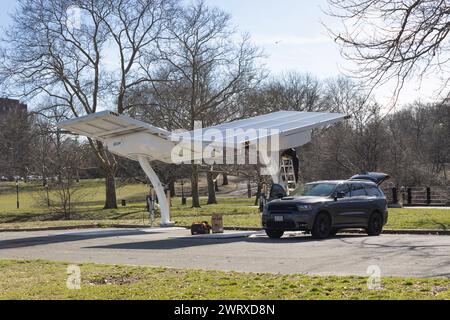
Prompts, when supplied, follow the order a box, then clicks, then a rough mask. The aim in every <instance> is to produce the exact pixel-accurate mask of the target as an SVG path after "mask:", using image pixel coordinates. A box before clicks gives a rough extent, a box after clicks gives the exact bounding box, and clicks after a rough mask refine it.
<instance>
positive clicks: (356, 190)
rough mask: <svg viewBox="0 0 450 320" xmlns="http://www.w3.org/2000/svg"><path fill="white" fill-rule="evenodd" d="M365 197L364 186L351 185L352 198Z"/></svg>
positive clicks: (358, 184)
mask: <svg viewBox="0 0 450 320" xmlns="http://www.w3.org/2000/svg"><path fill="white" fill-rule="evenodd" d="M358 196H367V193H366V190H365V189H364V185H362V184H360V183H352V197H358Z"/></svg>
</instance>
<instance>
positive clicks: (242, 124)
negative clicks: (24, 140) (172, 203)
mask: <svg viewBox="0 0 450 320" xmlns="http://www.w3.org/2000/svg"><path fill="white" fill-rule="evenodd" d="M346 118H347V116H346V115H345V114H341V113H329V112H300V111H278V112H274V113H268V114H265V115H260V116H256V117H251V118H247V119H242V120H237V121H232V122H228V123H223V124H219V125H217V126H212V127H208V128H200V129H196V130H193V131H190V132H185V133H180V132H170V131H167V130H164V129H161V128H158V127H155V126H152V125H150V124H148V123H146V122H143V121H139V120H136V119H133V118H130V117H128V116H125V115H119V114H117V113H114V112H111V111H102V112H97V113H92V114H89V115H87V116H83V117H78V118H74V119H70V120H67V121H63V122H60V123H59V124H58V126H59V127H60V128H63V129H65V130H68V131H71V132H74V133H76V134H79V135H82V136H86V137H89V138H91V139H94V140H98V141H101V142H103V143H104V144H105V145H106V146H107V148H108V150H109V151H110V152H111V153H114V154H116V155H119V156H123V157H127V158H129V159H132V160H135V161H138V162H139V164H140V165H141V167H142V169H143V170H144V172H145V174H146V175H147V177H148V178H149V179H150V182H151V184H152V185H153V187H154V189H155V192H156V195H157V197H158V200H159V205H160V210H161V226H171V225H173V223H172V222H171V221H170V207H169V204H168V201H167V198H166V195H165V193H164V187H163V185H162V184H161V181H160V180H159V178H158V176H157V174H156V173H155V171H154V170H153V168H152V166H151V161H153V160H159V161H162V162H165V163H179V162H178V161H177V162H174V150H176V153H178V154H179V153H180V152H181V153H182V154H188V155H190V156H191V155H193V159H203V160H214V159H217V158H218V157H221V156H223V152H226V154H229V152H230V151H233V152H234V151H236V152H237V153H239V152H242V151H243V150H245V148H247V149H248V148H257V147H258V146H259V145H260V144H262V142H263V141H264V144H265V148H264V152H261V150H260V149H258V151H257V152H259V156H260V157H261V158H262V159H264V164H272V165H270V166H271V168H269V172H270V175H271V177H272V180H273V182H274V183H279V181H280V169H279V167H278V166H275V167H274V166H273V164H274V163H275V164H278V163H279V158H280V154H281V152H282V151H283V150H286V149H290V148H298V147H300V146H302V145H304V144H306V143H308V142H310V141H311V133H312V130H313V129H315V128H319V127H323V126H327V125H330V124H333V123H336V122H339V121H342V120H344V119H346ZM251 132H257V134H256V135H255V134H251ZM249 133H250V134H249ZM180 136H182V137H183V139H182V140H181V141H180ZM186 137H189V141H186ZM274 140H276V143H275V144H274V143H273V142H274ZM196 145H197V146H198V145H200V148H197V147H195V146H196ZM208 145H222V146H223V148H217V150H216V149H215V150H214V151H215V152H213V153H211V156H208V155H206V158H205V153H204V152H202V150H203V147H205V146H208ZM273 146H275V148H274V147H273ZM208 158H209V159H208ZM189 163H190V161H189ZM268 167H269V165H268Z"/></svg>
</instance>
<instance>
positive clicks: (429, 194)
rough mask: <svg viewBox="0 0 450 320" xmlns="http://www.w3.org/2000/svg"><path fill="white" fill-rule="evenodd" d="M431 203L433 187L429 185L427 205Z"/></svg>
mask: <svg viewBox="0 0 450 320" xmlns="http://www.w3.org/2000/svg"><path fill="white" fill-rule="evenodd" d="M430 204H431V188H430V187H427V205H430Z"/></svg>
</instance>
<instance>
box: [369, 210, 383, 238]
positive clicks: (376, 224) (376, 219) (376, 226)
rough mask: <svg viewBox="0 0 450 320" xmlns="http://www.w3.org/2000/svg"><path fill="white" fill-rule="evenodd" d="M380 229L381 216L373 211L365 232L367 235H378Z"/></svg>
mask: <svg viewBox="0 0 450 320" xmlns="http://www.w3.org/2000/svg"><path fill="white" fill-rule="evenodd" d="M381 231H383V217H382V216H381V214H380V213H379V212H374V213H372V215H371V216H370V218H369V225H368V226H367V234H368V235H369V236H379V235H380V233H381Z"/></svg>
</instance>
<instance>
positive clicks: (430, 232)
mask: <svg viewBox="0 0 450 320" xmlns="http://www.w3.org/2000/svg"><path fill="white" fill-rule="evenodd" d="M145 227H147V228H148V227H149V226H143V225H134V224H133V225H126V224H113V225H102V224H88V225H79V226H61V227H42V228H23V229H22V228H15V229H0V233H1V232H32V231H57V230H76V229H97V228H100V229H106V228H117V229H138V228H145ZM177 227H180V228H186V229H190V226H183V225H180V226H177ZM223 229H224V230H230V231H263V229H262V228H258V227H224V228H223ZM342 232H343V233H355V234H364V233H365V232H364V231H362V230H352V229H343V230H342ZM382 233H383V234H417V235H439V236H440V235H450V230H444V229H437V230H436V229H385V230H383V232H382Z"/></svg>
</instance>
